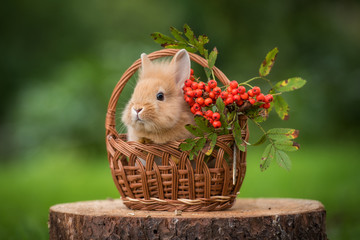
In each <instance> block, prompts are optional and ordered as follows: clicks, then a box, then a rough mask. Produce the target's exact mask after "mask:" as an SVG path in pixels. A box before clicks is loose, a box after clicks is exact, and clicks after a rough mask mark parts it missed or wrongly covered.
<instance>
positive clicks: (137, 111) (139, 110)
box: [134, 108, 143, 113]
mask: <svg viewBox="0 0 360 240" xmlns="http://www.w3.org/2000/svg"><path fill="white" fill-rule="evenodd" d="M134 110H135V112H136V113H140V112H141V111H142V110H143V109H142V108H134Z"/></svg>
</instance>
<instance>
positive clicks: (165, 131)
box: [122, 49, 194, 144]
mask: <svg viewBox="0 0 360 240" xmlns="http://www.w3.org/2000/svg"><path fill="white" fill-rule="evenodd" d="M190 68H191V67H190V57H189V54H188V52H187V51H186V50H185V49H182V50H179V51H178V52H177V53H176V54H175V56H174V57H173V58H172V60H171V61H156V62H153V61H150V59H149V58H148V56H147V55H146V54H145V53H143V54H141V69H140V73H139V78H138V81H137V84H136V86H135V89H134V92H133V94H132V96H131V99H130V101H129V102H128V104H127V105H126V107H125V109H124V111H123V113H122V121H123V123H124V125H125V126H126V127H127V132H128V135H127V140H128V141H138V142H142V143H156V144H163V143H167V142H169V141H175V140H181V139H186V138H189V137H193V136H192V134H191V133H190V132H189V131H188V130H187V129H186V128H185V125H186V124H194V115H193V114H192V113H191V111H190V108H189V106H188V104H187V103H186V102H185V100H184V98H183V96H184V95H183V92H182V87H183V86H184V82H185V80H186V79H188V78H189V77H190Z"/></svg>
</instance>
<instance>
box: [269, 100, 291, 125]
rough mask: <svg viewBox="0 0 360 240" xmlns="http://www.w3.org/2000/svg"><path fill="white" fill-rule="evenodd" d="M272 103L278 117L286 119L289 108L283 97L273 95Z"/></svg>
mask: <svg viewBox="0 0 360 240" xmlns="http://www.w3.org/2000/svg"><path fill="white" fill-rule="evenodd" d="M273 104H274V108H275V111H276V113H277V114H278V115H279V117H280V118H281V119H282V120H288V119H289V110H290V108H289V105H288V104H287V102H286V101H285V99H284V98H283V97H282V96H280V95H277V96H274V100H273Z"/></svg>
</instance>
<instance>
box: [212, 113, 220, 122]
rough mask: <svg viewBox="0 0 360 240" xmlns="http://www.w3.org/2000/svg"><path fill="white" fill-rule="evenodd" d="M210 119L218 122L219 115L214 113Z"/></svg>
mask: <svg viewBox="0 0 360 240" xmlns="http://www.w3.org/2000/svg"><path fill="white" fill-rule="evenodd" d="M212 119H213V120H214V121H216V120H219V119H220V113H218V112H214V113H213V115H212Z"/></svg>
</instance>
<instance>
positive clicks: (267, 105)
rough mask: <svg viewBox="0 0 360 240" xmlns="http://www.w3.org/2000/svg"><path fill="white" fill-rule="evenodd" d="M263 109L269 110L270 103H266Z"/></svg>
mask: <svg viewBox="0 0 360 240" xmlns="http://www.w3.org/2000/svg"><path fill="white" fill-rule="evenodd" d="M262 107H263V108H265V109H268V108H269V107H270V103H264V104H263V105H262Z"/></svg>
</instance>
